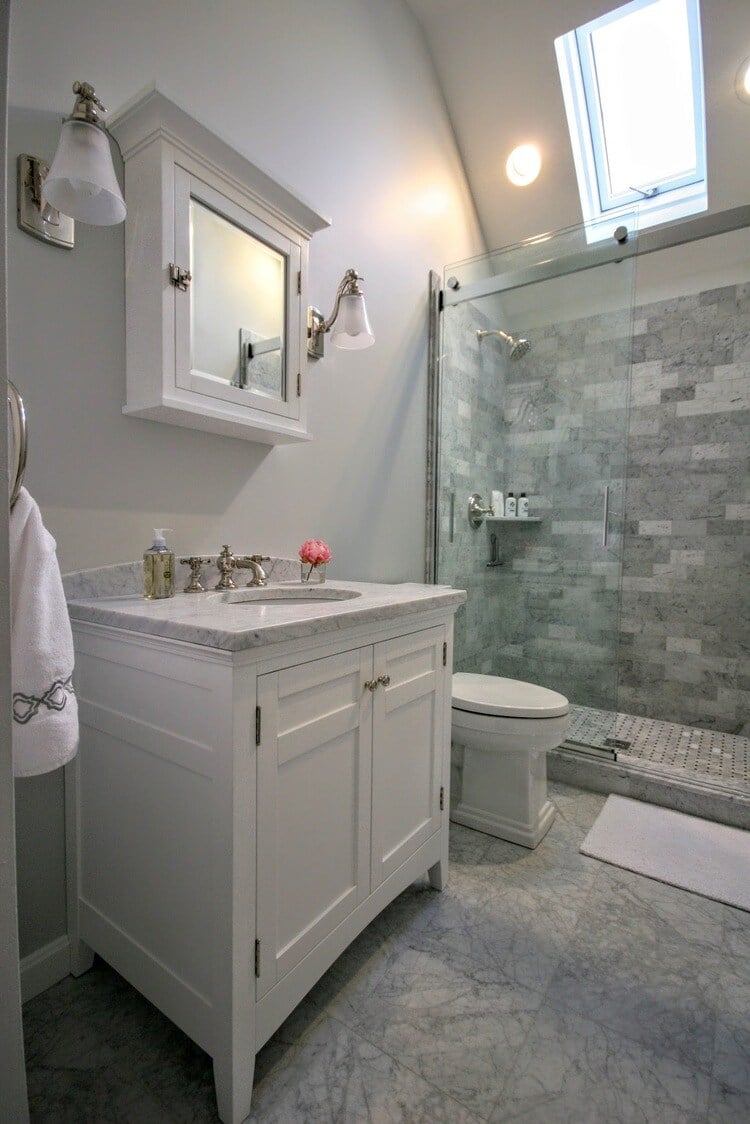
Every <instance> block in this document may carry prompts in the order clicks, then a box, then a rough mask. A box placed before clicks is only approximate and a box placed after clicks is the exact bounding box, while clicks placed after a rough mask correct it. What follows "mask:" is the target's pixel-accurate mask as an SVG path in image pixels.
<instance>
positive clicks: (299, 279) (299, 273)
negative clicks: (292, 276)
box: [297, 269, 302, 294]
mask: <svg viewBox="0 0 750 1124" xmlns="http://www.w3.org/2000/svg"><path fill="white" fill-rule="evenodd" d="M301 292H302V270H301V269H298V270H297V293H298V294H299V293H301Z"/></svg>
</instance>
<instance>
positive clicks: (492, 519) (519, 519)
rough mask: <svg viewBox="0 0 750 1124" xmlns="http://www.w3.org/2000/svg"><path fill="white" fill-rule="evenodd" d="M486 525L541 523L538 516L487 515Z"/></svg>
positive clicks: (485, 518)
mask: <svg viewBox="0 0 750 1124" xmlns="http://www.w3.org/2000/svg"><path fill="white" fill-rule="evenodd" d="M484 521H485V523H541V521H542V520H541V518H540V516H538V515H485V517H484Z"/></svg>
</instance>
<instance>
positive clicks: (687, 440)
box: [620, 284, 750, 733]
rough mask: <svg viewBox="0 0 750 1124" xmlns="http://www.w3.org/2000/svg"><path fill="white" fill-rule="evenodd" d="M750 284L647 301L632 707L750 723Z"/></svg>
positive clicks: (631, 509) (634, 438)
mask: <svg viewBox="0 0 750 1124" xmlns="http://www.w3.org/2000/svg"><path fill="white" fill-rule="evenodd" d="M749 457H750V285H749V284H746V285H736V286H735V285H732V286H728V287H726V288H722V289H714V290H711V291H709V292H703V293H698V294H695V295H691V296H684V297H679V298H676V299H674V300H670V301H663V302H660V303H658V304H651V305H646V306H644V307H641V308H638V309H637V310H636V314H635V322H634V335H633V377H632V391H631V412H630V440H629V456H628V484H627V508H626V521H625V541H624V556H623V591H622V615H621V622H620V709H621V710H623V711H626V712H628V713H630V714H644V715H649V716H651V717H657V718H664V719H667V720H670V721H674V722H684V723H686V724H688V725H695V726H702V727H707V728H712V729H716V730H723V731H726V732H730V733H735V732H740V730H742V729H743V727H744V726H745V724H746V723H748V721H750V658H749V657H750V652H749V649H750V621H749V620H748V617H749V615H750V568H749V566H748V546H749V545H750V534H749V532H750V522H748V520H750V471H749V469H750V463H749Z"/></svg>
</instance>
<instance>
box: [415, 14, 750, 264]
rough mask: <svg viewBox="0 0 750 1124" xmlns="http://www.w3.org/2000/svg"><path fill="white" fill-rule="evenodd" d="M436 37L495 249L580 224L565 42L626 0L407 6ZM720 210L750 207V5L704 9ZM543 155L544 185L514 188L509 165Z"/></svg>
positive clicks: (712, 180)
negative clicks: (530, 151) (748, 61)
mask: <svg viewBox="0 0 750 1124" xmlns="http://www.w3.org/2000/svg"><path fill="white" fill-rule="evenodd" d="M407 3H408V5H409V7H410V8H411V9H412V11H413V12H414V14H415V15H416V17H417V19H418V20H419V21H420V23H421V25H422V28H423V31H424V33H425V36H426V39H427V43H428V46H429V49H430V52H431V54H432V57H433V60H434V63H435V68H436V70H437V74H438V78H439V80H440V83H441V86H442V88H443V93H444V95H445V99H446V103H447V106H448V112H449V114H450V117H451V120H452V122H453V127H454V130H455V133H456V138H457V141H458V145H459V149H460V151H461V155H462V158H463V161H464V166H465V168H466V174H467V177H468V180H469V184H470V187H471V190H472V193H473V195H474V201H475V203H476V207H477V212H478V214H479V219H480V222H481V224H482V227H483V230H484V234H485V238H486V240H487V246H488V248H490V249H497V248H500V247H502V246H507V245H510V244H511V243H513V242H516V241H519V240H520V239H522V238H528V237H531V236H532V235H535V234H539V233H541V232H543V231H548V230H557V229H559V228H560V227H564V226H570V225H572V224H574V223H577V222H580V221H581V207H580V201H579V198H578V188H577V185H576V180H575V170H574V167H573V156H572V152H571V147H570V138H569V136H568V126H567V120H566V117H565V109H564V106H563V99H562V92H561V89H560V81H559V77H558V71H557V62H556V59H555V50H554V40H555V38H556V37H557V36H558V35H562V34H564V33H565V32H567V31H570V30H571V29H572V28H574V27H577V26H579V25H580V24H582V23H586V22H587V21H588V20H591V19H594V18H595V17H596V16H599V15H602V14H603V13H604V12H607V11H610V10H611V9H612V8H614V7H617V6H618V4H617V0H407ZM702 25H703V53H704V68H705V79H706V125H707V138H708V190H709V209H710V210H712V211H716V210H723V209H724V208H726V207H733V206H740V205H741V204H744V203H749V202H750V106H748V105H743V104H742V103H741V102H740V101H739V99H738V98H737V97H736V95H735V93H734V78H735V74H736V72H737V69H738V67H739V65H740V63H741V62H742V60H743V59H744V58H746V57H747V56H748V55H750V0H702ZM524 141H530V142H532V143H534V144H536V145H538V146H539V148H540V149H541V152H542V156H543V160H544V164H543V168H542V172H541V175H540V177H539V179H538V180H537V181H536V183H534V184H532V185H531V186H529V187H525V188H519V187H513V186H512V185H511V184H510V183H509V182H508V180H507V179H506V178H505V174H504V167H505V160H506V158H507V156H508V154H509V153H510V151H511V150H512V149H513V148H515V146H516V145H517V144H521V143H522V142H524Z"/></svg>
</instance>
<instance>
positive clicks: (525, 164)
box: [505, 144, 542, 187]
mask: <svg viewBox="0 0 750 1124" xmlns="http://www.w3.org/2000/svg"><path fill="white" fill-rule="evenodd" d="M541 168H542V156H541V153H540V152H539V149H538V148H537V147H536V145H535V144H519V145H518V147H517V148H514V149H513V151H512V152H511V154H510V156H509V157H508V159H507V160H506V162H505V174H506V176H507V177H508V179H509V180H510V182H511V183H514V184H515V185H516V187H526V186H527V185H528V184H530V183H533V182H534V180H535V179H536V177H537V176H538V175H539V172H540V171H541Z"/></svg>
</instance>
